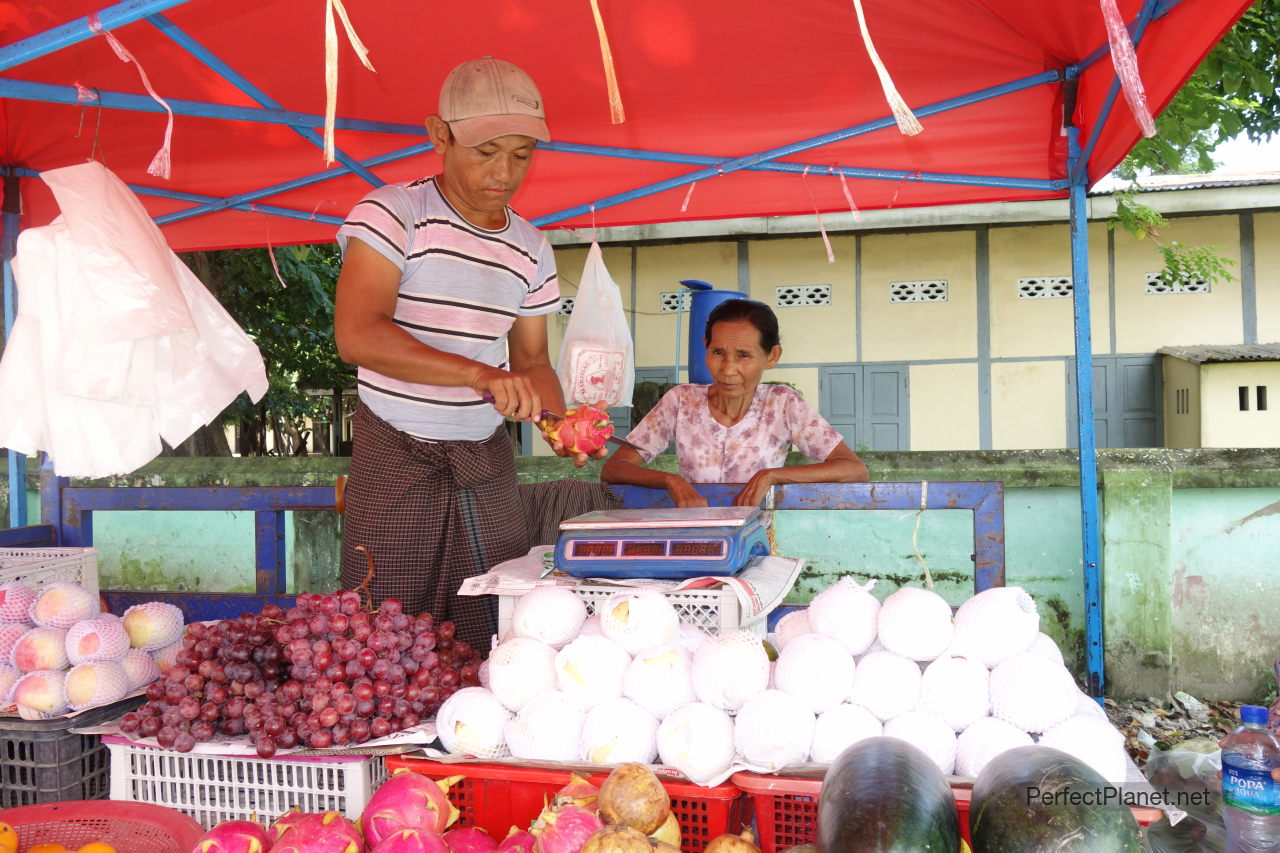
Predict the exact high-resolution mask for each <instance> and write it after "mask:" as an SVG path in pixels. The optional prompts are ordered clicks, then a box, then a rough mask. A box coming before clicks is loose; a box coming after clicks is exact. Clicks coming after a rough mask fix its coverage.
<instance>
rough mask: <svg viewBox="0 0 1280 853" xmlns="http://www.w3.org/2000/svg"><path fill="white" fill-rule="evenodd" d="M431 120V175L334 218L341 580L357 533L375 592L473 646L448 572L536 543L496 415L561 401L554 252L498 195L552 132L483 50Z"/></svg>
mask: <svg viewBox="0 0 1280 853" xmlns="http://www.w3.org/2000/svg"><path fill="white" fill-rule="evenodd" d="M426 125H427V131H428V132H429V133H430V136H431V141H432V143H433V144H434V146H435V149H436V151H437V152H438V153H440V154H441V155H442V156H443V159H444V165H443V169H442V171H441V172H440V174H438V175H435V176H434V177H430V178H424V179H421V180H417V181H412V182H410V183H407V184H396V185H390V186H385V187H380V188H379V189H376V190H374V191H373V192H371V193H369V194H368V195H367V196H365V198H364V199H363V200H362V201H361V202H360V203H359V204H357V205H356V206H355V208H354V209H353V210H352V212H351V215H350V216H349V217H348V218H347V221H346V223H344V224H343V226H342V228H341V229H339V231H338V240H339V242H340V243H341V244H342V246H343V249H344V251H345V258H344V262H343V267H342V273H341V275H340V276H339V278H338V295H337V302H336V307H335V313H334V334H335V336H336V339H337V344H338V352H339V353H340V354H341V356H342V358H343V359H345V360H346V361H349V362H353V363H355V364H356V365H358V366H359V372H358V384H359V395H360V404H359V408H358V410H357V412H356V418H355V434H354V448H353V454H352V459H351V472H350V476H349V479H348V482H347V486H346V491H345V494H344V500H345V503H346V511H345V522H344V523H345V530H344V535H343V545H342V586H343V588H345V589H353V588H356V587H358V586H359V585H360V584H361V583H362V582H363V580H364V578H365V576H366V574H367V571H368V568H367V567H368V562H367V559H366V555H365V554H364V553H362V552H361V551H359V550H357V548H358V547H359V546H363V548H364V549H366V550H367V552H368V556H370V557H371V558H372V561H373V564H374V574H373V577H372V580H371V581H370V583H369V586H368V590H369V593H370V598H371V599H372V604H373V605H374V606H377V605H378V604H379V603H380V602H381V600H382V599H383V598H386V597H395V598H399V599H401V601H402V602H403V604H404V610H405V612H406V613H411V614H414V613H419V612H422V611H428V612H430V613H432V614H433V615H434V616H435V618H436V620H437V623H439V622H440V621H443V620H446V619H449V620H452V621H453V622H454V623H455V625H456V627H457V638H458V640H461V641H465V642H467V643H468V644H470V645H472V646H473V647H475V648H477V649H478V650H479V651H481V652H482V653H483V652H487V651H488V642H489V637H490V635H491V634H492V633H493V630H494V628H495V624H494V621H495V620H494V618H493V611H492V608H493V605H492V600H491V599H490V597H488V596H481V597H465V598H464V597H458V596H457V595H456V593H457V591H458V586H459V584H460V583H461V582H462V580H463V579H465V578H466V577H469V576H472V575H475V574H478V573H480V572H484V571H486V570H487V569H488V568H489V567H490V566H492V565H494V564H495V563H499V562H501V561H503V560H508V559H511V558H513V557H517V556H521V555H523V554H524V553H525V551H526V550H527V549H528V547H529V546H530V543H529V542H528V537H527V533H526V527H525V522H524V516H523V514H522V510H521V506H520V501H519V498H518V496H517V491H516V475H515V459H514V454H513V449H512V447H511V442H510V440H509V438H508V436H507V434H506V431H505V429H504V428H503V425H502V419H503V417H509V418H513V419H515V420H521V421H535V420H537V419H538V417H539V415H540V413H541V411H542V409H543V407H544V406H545V407H546V408H548V409H551V410H552V411H564V400H563V397H562V394H561V390H560V384H559V381H558V380H557V378H556V374H555V371H554V369H553V367H552V365H551V361H550V359H549V357H548V354H547V322H546V316H547V315H548V314H550V313H552V312H554V311H556V310H557V309H558V308H559V307H560V291H559V285H558V282H557V278H556V267H555V260H554V258H553V256H552V252H551V247H550V246H549V245H548V244H547V241H546V239H545V238H544V237H543V235H542V233H541V232H539V231H538V230H537V229H536V228H534V227H533V226H532V225H531V224H529V223H528V222H527V221H525V220H524V219H522V218H521V217H520V216H519V215H517V214H516V213H515V212H514V211H513V210H511V209H510V208H509V207H507V202H508V201H509V200H510V199H511V197H512V195H513V194H514V193H515V192H516V190H517V189H519V188H520V184H521V182H522V181H523V180H524V176H525V173H526V172H527V171H528V169H529V163H530V161H531V159H532V157H533V150H534V142H535V140H542V141H544V142H546V141H549V140H550V138H551V137H550V134H549V133H548V131H547V125H546V121H545V116H544V112H543V104H542V96H541V94H540V93H539V92H538V89H537V87H536V86H535V85H534V83H533V81H532V80H531V79H530V78H529V76H528V75H527V74H525V72H524V71H522V70H521V69H519V68H517V67H516V66H515V65H512V64H511V63H509V62H504V61H502V60H499V59H494V58H492V57H484V58H483V59H476V60H471V61H469V62H464V63H462V64H461V65H459V66H458V67H457V68H455V69H454V70H453V71H452V72H451V73H450V74H449V76H448V78H447V79H446V80H445V82H444V86H443V88H442V89H441V92H440V112H439V114H438V115H432V116H429V117H428V118H427V121H426ZM486 392H487V393H488V394H490V395H492V399H493V402H492V404H489V403H486V402H485V401H484V399H482V395H484V394H485V393H486ZM553 447H554V448H555V449H556V452H557V453H559V454H560V455H565V452H564V449H563V448H562V447H559V446H558V445H553ZM603 455H604V452H603V451H601V452H600V454H598V456H601V457H602V456H603ZM585 461H586V456H585V455H583V454H578V455H577V456H576V458H575V462H576V464H578V465H581V464H583V463H585Z"/></svg>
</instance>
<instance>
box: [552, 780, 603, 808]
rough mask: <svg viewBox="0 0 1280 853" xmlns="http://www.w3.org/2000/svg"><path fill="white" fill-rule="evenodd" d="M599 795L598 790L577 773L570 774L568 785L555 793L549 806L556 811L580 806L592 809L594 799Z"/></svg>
mask: <svg viewBox="0 0 1280 853" xmlns="http://www.w3.org/2000/svg"><path fill="white" fill-rule="evenodd" d="M599 793H600V789H599V788H597V787H596V786H595V785H592V784H591V783H590V782H588V781H587V780H586V779H583V778H582V777H581V776H579V775H578V774H577V773H570V774H569V784H567V785H565V786H564V787H563V788H561V789H560V790H559V791H556V795H555V797H554V798H553V799H552V801H551V806H552V808H557V809H559V808H563V807H564V806H581V807H582V808H584V809H594V808H595V807H596V797H597V796H598V795H599Z"/></svg>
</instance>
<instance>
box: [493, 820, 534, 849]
mask: <svg viewBox="0 0 1280 853" xmlns="http://www.w3.org/2000/svg"><path fill="white" fill-rule="evenodd" d="M536 841H537V839H536V838H534V837H533V833H531V832H529V831H528V830H527V829H520V828H519V827H518V826H513V827H511V831H510V832H508V833H507V837H506V838H504V839H502V843H501V844H499V845H498V853H533V845H534V843H535V842H536Z"/></svg>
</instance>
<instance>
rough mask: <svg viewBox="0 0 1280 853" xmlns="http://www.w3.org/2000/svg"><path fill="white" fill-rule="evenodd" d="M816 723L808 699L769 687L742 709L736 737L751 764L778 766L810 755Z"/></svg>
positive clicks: (740, 750)
mask: <svg viewBox="0 0 1280 853" xmlns="http://www.w3.org/2000/svg"><path fill="white" fill-rule="evenodd" d="M813 727H814V715H813V711H811V710H810V709H809V706H808V704H807V703H805V702H802V701H800V700H799V699H797V698H796V697H795V696H792V695H791V694H790V693H783V692H782V691H781V690H765V691H764V692H762V693H757V694H756V695H755V696H752V697H751V698H750V699H748V700H747V701H746V702H745V703H743V705H742V707H741V708H739V709H738V714H737V716H736V717H734V719H733V738H734V743H735V744H736V745H737V747H738V751H739V752H740V753H742V757H743V758H744V759H746V761H747V763H748V764H750V765H752V766H754V767H764V768H767V769H769V770H777V769H779V768H781V767H786V766H787V765H788V764H799V763H800V762H802V761H804V760H806V759H807V758H808V757H809V747H810V746H811V745H812V744H813Z"/></svg>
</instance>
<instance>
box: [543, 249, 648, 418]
mask: <svg viewBox="0 0 1280 853" xmlns="http://www.w3.org/2000/svg"><path fill="white" fill-rule="evenodd" d="M556 374H557V375H558V376H559V377H560V387H561V388H562V389H563V390H564V399H565V403H567V404H568V405H570V406H573V405H576V404H578V403H596V402H598V401H601V400H603V401H604V403H605V405H607V406H630V405H631V391H632V388H633V387H634V385H635V375H636V371H635V360H634V359H633V358H632V353H631V331H630V329H629V328H628V327H627V316H626V314H625V313H623V310H622V294H621V293H620V292H619V291H618V285H617V284H615V283H614V281H613V278H612V277H610V275H609V270H608V269H607V268H606V267H605V265H604V256H603V255H602V254H601V253H600V244H599V243H596V242H592V244H591V250H590V251H589V252H587V264H586V267H585V268H584V269H583V270H582V283H581V285H579V287H578V296H577V299H575V300H574V303H573V313H572V314H571V315H570V316H569V325H568V327H567V328H566V329H565V333H564V343H562V344H561V346H560V358H559V360H558V361H557V362H556Z"/></svg>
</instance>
